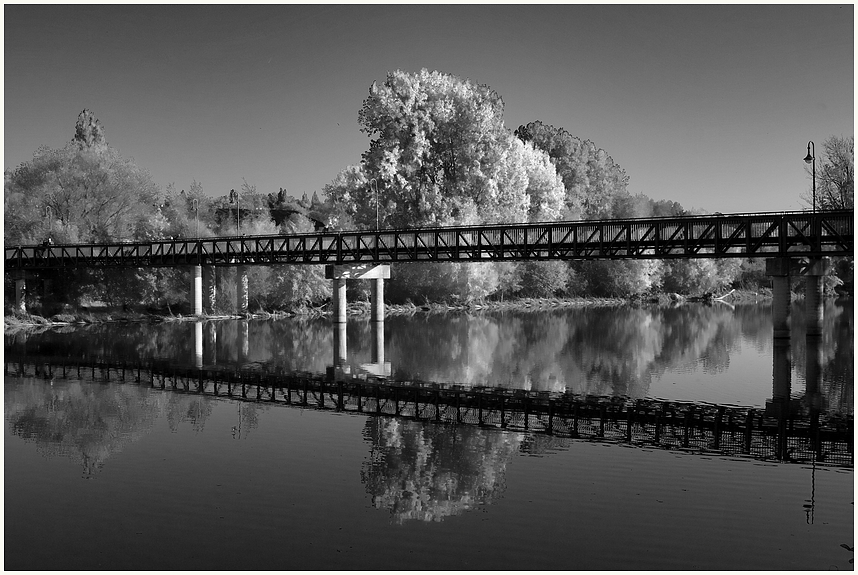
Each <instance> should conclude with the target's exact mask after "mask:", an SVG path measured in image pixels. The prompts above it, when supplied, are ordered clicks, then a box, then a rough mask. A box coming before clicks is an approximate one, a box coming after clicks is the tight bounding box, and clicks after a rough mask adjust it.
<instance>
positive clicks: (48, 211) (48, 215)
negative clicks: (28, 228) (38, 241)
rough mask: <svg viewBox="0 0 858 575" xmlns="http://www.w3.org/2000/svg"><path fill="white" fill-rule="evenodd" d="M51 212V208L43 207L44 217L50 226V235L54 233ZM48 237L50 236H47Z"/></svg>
mask: <svg viewBox="0 0 858 575" xmlns="http://www.w3.org/2000/svg"><path fill="white" fill-rule="evenodd" d="M53 215H54V214H53V210H51V206H45V217H46V218H47V219H48V223H49V224H50V226H51V234H52V235H53V233H54V218H53ZM49 237H50V236H49Z"/></svg>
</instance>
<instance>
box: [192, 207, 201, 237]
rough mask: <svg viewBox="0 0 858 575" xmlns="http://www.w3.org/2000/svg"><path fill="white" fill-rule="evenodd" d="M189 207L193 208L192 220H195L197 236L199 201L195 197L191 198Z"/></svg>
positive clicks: (198, 231)
mask: <svg viewBox="0 0 858 575" xmlns="http://www.w3.org/2000/svg"><path fill="white" fill-rule="evenodd" d="M191 209H192V210H194V220H196V227H197V237H198V238H199V237H200V202H199V200H197V198H194V199H192V200H191Z"/></svg>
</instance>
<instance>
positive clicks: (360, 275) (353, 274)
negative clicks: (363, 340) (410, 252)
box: [325, 263, 390, 377]
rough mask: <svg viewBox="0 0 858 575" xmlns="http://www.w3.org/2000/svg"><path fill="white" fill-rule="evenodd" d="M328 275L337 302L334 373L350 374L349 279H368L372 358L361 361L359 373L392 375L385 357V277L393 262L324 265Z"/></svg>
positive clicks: (334, 303)
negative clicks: (347, 325) (347, 306)
mask: <svg viewBox="0 0 858 575" xmlns="http://www.w3.org/2000/svg"><path fill="white" fill-rule="evenodd" d="M325 277H326V278H328V279H331V280H333V282H334V286H333V294H332V295H333V298H332V299H333V306H334V310H333V311H334V317H333V322H334V358H333V360H334V365H333V368H332V370H331V372H332V373H329V376H330V375H333V377H344V376H348V375H351V368H350V367H349V366H348V365H347V364H346V361H347V358H348V347H347V345H348V344H347V342H346V282H347V281H348V280H356V279H365V280H371V281H372V300H371V304H370V305H371V307H372V310H371V313H372V316H371V323H372V361H371V362H370V363H364V364H361V365H360V367H359V373H361V374H365V375H372V376H375V377H390V362H386V361H384V280H386V279H390V266H389V265H386V264H383V265H379V264H372V263H368V264H351V265H328V266H325Z"/></svg>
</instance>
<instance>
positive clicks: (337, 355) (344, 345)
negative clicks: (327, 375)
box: [334, 322, 349, 368]
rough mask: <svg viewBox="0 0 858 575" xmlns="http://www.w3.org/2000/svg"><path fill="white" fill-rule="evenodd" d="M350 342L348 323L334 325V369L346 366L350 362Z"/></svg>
mask: <svg viewBox="0 0 858 575" xmlns="http://www.w3.org/2000/svg"><path fill="white" fill-rule="evenodd" d="M348 353H349V348H348V341H347V339H346V323H345V322H341V323H335V324H334V367H335V368H336V367H339V366H342V365H345V363H346V361H348Z"/></svg>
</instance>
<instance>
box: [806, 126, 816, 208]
mask: <svg viewBox="0 0 858 575" xmlns="http://www.w3.org/2000/svg"><path fill="white" fill-rule="evenodd" d="M811 146H813V153H810V147H811ZM804 161H805V163H807V164H811V165H812V166H813V170H812V171H813V211H814V212H816V144H814V143H813V142H812V141H811V142H808V143H807V155H806V156H805V157H804Z"/></svg>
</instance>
